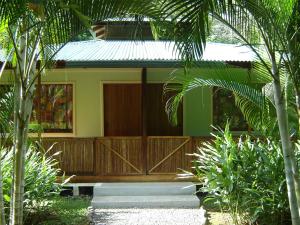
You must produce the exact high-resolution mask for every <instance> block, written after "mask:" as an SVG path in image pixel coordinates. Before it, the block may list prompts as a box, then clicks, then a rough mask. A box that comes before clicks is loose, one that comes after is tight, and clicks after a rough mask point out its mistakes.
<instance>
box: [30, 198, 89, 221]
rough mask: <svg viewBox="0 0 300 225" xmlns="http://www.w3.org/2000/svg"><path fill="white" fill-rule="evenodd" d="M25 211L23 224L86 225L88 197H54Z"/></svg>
mask: <svg viewBox="0 0 300 225" xmlns="http://www.w3.org/2000/svg"><path fill="white" fill-rule="evenodd" d="M43 204H44V206H40V207H37V209H34V210H30V211H28V212H27V215H26V219H25V225H87V224H88V223H89V221H88V217H87V215H88V210H87V208H88V207H89V206H90V198H87V197H55V198H51V199H48V200H47V201H45V202H44V203H43Z"/></svg>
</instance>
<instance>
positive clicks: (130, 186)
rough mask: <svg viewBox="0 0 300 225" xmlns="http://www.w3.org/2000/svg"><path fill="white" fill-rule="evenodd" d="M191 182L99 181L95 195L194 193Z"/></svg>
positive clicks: (194, 187)
mask: <svg viewBox="0 0 300 225" xmlns="http://www.w3.org/2000/svg"><path fill="white" fill-rule="evenodd" d="M195 192H196V186H195V185H193V183H191V182H139V183H97V184H96V185H95V186H94V196H151V195H193V194H195Z"/></svg>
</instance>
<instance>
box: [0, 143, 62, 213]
mask: <svg viewBox="0 0 300 225" xmlns="http://www.w3.org/2000/svg"><path fill="white" fill-rule="evenodd" d="M38 146H39V145H37V144H36V143H31V144H30V146H29V148H28V151H27V152H26V156H25V157H26V159H25V192H24V193H25V194H24V203H25V207H26V208H27V209H29V208H34V207H38V206H39V204H40V203H42V202H43V201H44V199H45V198H47V197H50V196H53V195H57V194H59V193H60V190H61V184H57V183H56V176H57V175H58V174H59V173H60V169H58V168H57V164H58V162H57V160H56V159H54V156H53V155H49V153H48V152H45V153H43V150H41V149H39V147H38ZM13 155H14V154H13V150H12V149H6V150H3V151H2V155H1V159H2V162H3V163H2V165H1V170H2V174H3V194H4V200H5V206H6V208H7V209H8V208H9V204H10V199H11V185H12V177H11V174H12V171H13V157H14V156H13ZM47 155H48V156H47Z"/></svg>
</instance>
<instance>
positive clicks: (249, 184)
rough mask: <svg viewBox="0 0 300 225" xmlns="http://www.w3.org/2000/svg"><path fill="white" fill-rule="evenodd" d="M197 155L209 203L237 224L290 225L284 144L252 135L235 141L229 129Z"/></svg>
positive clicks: (199, 175) (216, 136) (203, 147)
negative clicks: (282, 150)
mask: <svg viewBox="0 0 300 225" xmlns="http://www.w3.org/2000/svg"><path fill="white" fill-rule="evenodd" d="M214 138H215V139H214V140H213V141H212V142H207V143H204V144H203V146H201V147H199V149H198V152H197V153H195V154H194V156H195V158H196V160H195V171H196V176H197V177H198V179H199V180H200V181H201V184H202V185H203V186H202V188H201V189H200V190H201V191H202V192H205V193H208V195H207V196H206V199H205V201H210V202H212V203H214V204H216V205H217V207H219V208H220V210H221V211H223V212H229V213H230V214H231V216H232V218H233V221H234V223H235V224H265V225H267V224H268V225H281V224H282V225H283V224H289V223H290V218H289V205H288V201H287V192H286V183H285V174H284V162H283V157H282V153H281V150H280V147H279V146H280V143H278V142H277V141H276V140H272V139H265V140H261V139H258V138H254V137H251V136H248V135H245V136H240V137H239V138H235V137H233V136H232V134H231V132H230V131H229V126H228V125H227V127H226V129H225V131H222V130H220V131H219V133H218V134H217V135H214Z"/></svg>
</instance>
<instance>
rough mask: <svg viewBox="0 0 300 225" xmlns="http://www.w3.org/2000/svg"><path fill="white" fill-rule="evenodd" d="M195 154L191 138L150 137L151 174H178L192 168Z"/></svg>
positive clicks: (149, 157) (149, 169) (149, 164)
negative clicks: (192, 154) (193, 154)
mask: <svg viewBox="0 0 300 225" xmlns="http://www.w3.org/2000/svg"><path fill="white" fill-rule="evenodd" d="M193 152H194V149H193V142H192V138H191V137H148V147H147V153H148V154H147V161H148V166H149V167H148V173H149V174H176V173H179V172H180V169H184V170H188V169H190V168H191V165H192V163H191V161H192V157H189V156H187V154H191V153H193Z"/></svg>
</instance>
